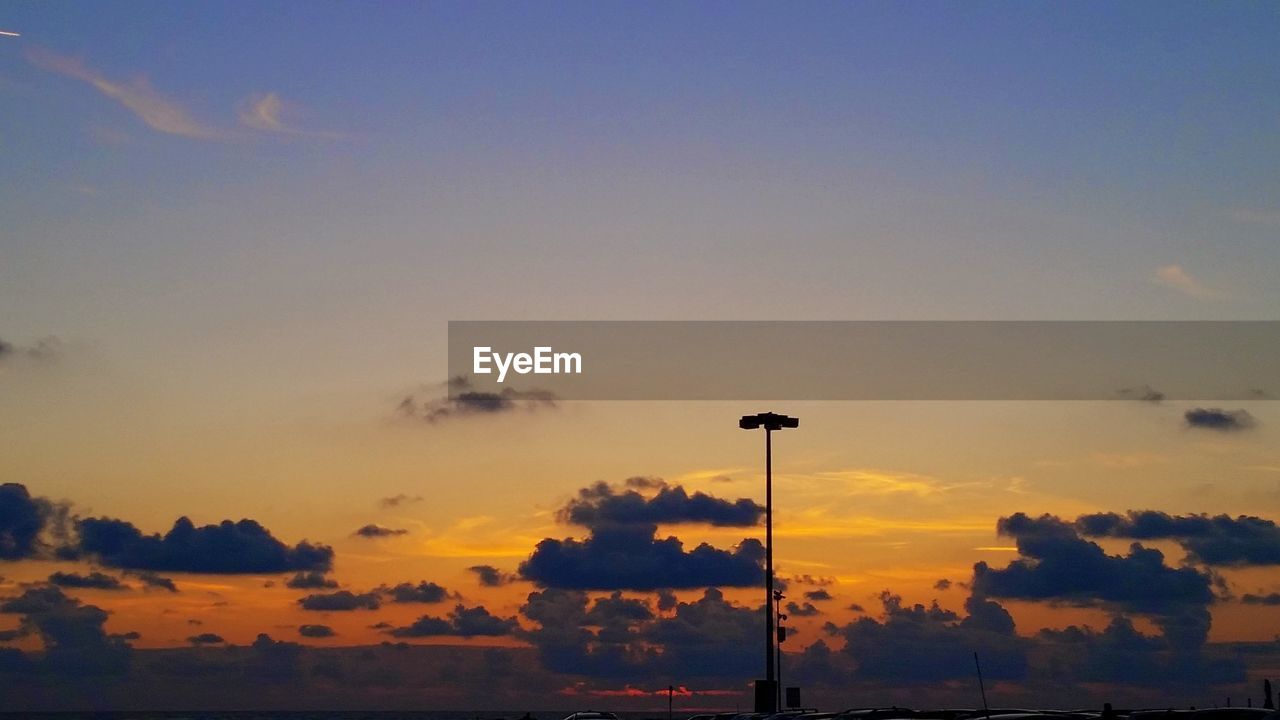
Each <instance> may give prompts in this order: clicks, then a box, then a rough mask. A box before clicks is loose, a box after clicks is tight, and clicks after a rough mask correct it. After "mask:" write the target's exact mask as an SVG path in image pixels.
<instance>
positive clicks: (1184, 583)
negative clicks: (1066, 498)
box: [971, 513, 1216, 651]
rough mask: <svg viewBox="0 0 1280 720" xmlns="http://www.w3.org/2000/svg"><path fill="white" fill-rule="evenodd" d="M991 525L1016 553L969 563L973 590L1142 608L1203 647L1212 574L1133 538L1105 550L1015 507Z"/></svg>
mask: <svg viewBox="0 0 1280 720" xmlns="http://www.w3.org/2000/svg"><path fill="white" fill-rule="evenodd" d="M997 529H998V530H999V532H1000V533H1001V534H1003V535H1008V536H1012V537H1013V538H1014V539H1015V540H1016V542H1017V546H1018V553H1019V554H1020V555H1021V556H1022V557H1021V558H1020V559H1018V560H1014V561H1013V562H1010V563H1009V565H1008V566H1006V567H1005V568H1003V569H995V568H991V567H989V566H988V565H987V564H986V563H985V562H979V563H977V564H976V565H974V567H973V572H974V575H973V582H972V585H971V587H972V590H973V593H974V595H976V596H979V597H993V598H1009V599H1019V600H1039V601H1049V602H1058V603H1067V604H1073V605H1081V606H1094V607H1103V608H1108V609H1112V610H1118V611H1121V612H1133V613H1139V614H1145V615H1149V616H1151V617H1152V619H1153V620H1154V621H1155V622H1156V623H1158V624H1159V625H1160V626H1161V628H1162V629H1163V630H1164V635H1165V639H1166V640H1167V641H1168V642H1169V643H1170V644H1171V645H1174V646H1177V647H1179V648H1182V649H1184V650H1187V651H1193V650H1198V649H1199V648H1200V647H1201V646H1203V644H1204V642H1205V640H1206V638H1207V636H1208V632H1209V624H1210V616H1209V611H1208V605H1209V604H1210V603H1212V602H1213V601H1214V600H1215V599H1216V598H1215V595H1214V592H1213V588H1214V586H1215V584H1216V578H1215V576H1214V575H1213V574H1212V573H1209V572H1205V571H1201V570H1199V569H1197V568H1194V567H1179V568H1173V567H1170V566H1168V565H1165V563H1164V554H1163V553H1161V552H1160V551H1159V550H1154V549H1150V548H1145V547H1143V546H1142V545H1140V544H1138V543H1134V544H1133V545H1131V546H1130V547H1129V552H1128V554H1127V555H1108V554H1107V553H1106V552H1105V551H1104V550H1103V549H1102V548H1101V547H1100V546H1098V545H1097V544H1096V543H1093V542H1090V541H1088V540H1085V539H1083V538H1082V537H1081V536H1080V535H1079V534H1078V533H1077V531H1076V529H1075V526H1074V525H1073V524H1071V523H1068V522H1065V521H1063V520H1061V519H1060V518H1057V517H1055V516H1052V515H1042V516H1040V517H1038V518H1031V517H1028V516H1027V515H1025V514H1023V513H1017V514H1015V515H1012V516H1010V517H1006V518H1001V519H1000V521H999V522H998V524H997Z"/></svg>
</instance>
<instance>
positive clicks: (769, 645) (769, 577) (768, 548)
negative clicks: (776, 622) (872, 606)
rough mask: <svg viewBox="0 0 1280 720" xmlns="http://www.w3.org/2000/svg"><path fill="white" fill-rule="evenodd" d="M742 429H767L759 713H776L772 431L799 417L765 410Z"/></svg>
mask: <svg viewBox="0 0 1280 720" xmlns="http://www.w3.org/2000/svg"><path fill="white" fill-rule="evenodd" d="M738 427H740V428H742V429H743V430H759V429H760V428H764V528H765V530H764V558H765V571H764V633H765V648H764V659H765V664H764V667H765V672H764V676H765V680H764V687H760V686H759V685H757V686H756V712H768V713H774V712H777V711H778V705H779V704H780V703H779V702H778V697H777V695H778V686H777V681H776V680H775V679H774V673H773V659H774V634H773V613H774V598H773V431H774V430H782V429H783V428H798V427H800V419H799V418H793V417H787V416H786V415H779V414H778V413H772V412H765V413H759V414H756V415H743V416H742V419H741V420H739V421H738Z"/></svg>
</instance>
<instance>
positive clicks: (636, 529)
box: [519, 525, 764, 590]
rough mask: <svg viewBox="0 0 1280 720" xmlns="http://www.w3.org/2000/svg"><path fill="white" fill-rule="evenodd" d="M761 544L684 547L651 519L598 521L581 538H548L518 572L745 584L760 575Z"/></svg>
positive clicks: (645, 585)
mask: <svg viewBox="0 0 1280 720" xmlns="http://www.w3.org/2000/svg"><path fill="white" fill-rule="evenodd" d="M763 560H764V548H763V546H762V545H761V544H760V541H758V540H755V539H746V540H743V541H742V542H741V543H739V544H738V546H737V547H736V548H734V549H733V550H732V551H729V550H720V549H717V548H714V547H712V546H711V545H708V544H706V543H703V544H701V545H699V546H698V547H696V548H694V549H693V550H691V551H688V552H686V551H685V549H684V544H683V543H681V542H680V540H679V539H677V538H675V537H668V538H666V539H665V540H660V539H658V538H657V528H656V527H655V526H653V525H625V526H611V527H607V528H605V527H599V528H596V529H595V530H593V531H592V533H591V535H590V536H588V537H587V539H585V540H575V539H573V538H566V539H564V540H556V539H553V538H547V539H545V540H543V541H541V542H539V543H538V545H537V547H536V548H535V549H534V551H533V554H532V555H530V556H529V559H528V560H525V561H524V562H522V563H521V564H520V568H519V572H520V575H521V577H523V578H525V579H527V580H531V581H533V582H535V583H537V584H539V585H543V586H546V587H559V588H578V589H596V590H628V589H629V590H657V589H660V588H696V587H707V586H709V585H719V586H730V587H745V586H751V585H756V584H758V583H759V582H760V581H761V578H762V575H763V571H762V570H761V563H762V562H763Z"/></svg>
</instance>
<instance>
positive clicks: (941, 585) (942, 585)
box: [933, 578, 951, 591]
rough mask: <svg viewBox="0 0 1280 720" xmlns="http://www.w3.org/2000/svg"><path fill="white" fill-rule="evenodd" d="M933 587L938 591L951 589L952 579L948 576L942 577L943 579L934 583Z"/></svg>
mask: <svg viewBox="0 0 1280 720" xmlns="http://www.w3.org/2000/svg"><path fill="white" fill-rule="evenodd" d="M933 589H934V590H938V591H943V590H950V589H951V581H950V580H948V579H946V578H942V579H941V580H939V581H938V582H936V583H934V584H933Z"/></svg>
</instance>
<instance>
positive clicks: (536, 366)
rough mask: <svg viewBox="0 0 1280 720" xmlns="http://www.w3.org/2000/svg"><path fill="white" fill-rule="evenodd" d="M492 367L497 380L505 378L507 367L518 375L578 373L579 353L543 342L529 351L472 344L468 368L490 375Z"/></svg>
mask: <svg viewBox="0 0 1280 720" xmlns="http://www.w3.org/2000/svg"><path fill="white" fill-rule="evenodd" d="M490 364H492V367H490ZM494 368H496V369H497V374H498V382H504V381H506V379H507V373H508V372H511V371H515V372H516V374H518V375H528V374H529V373H533V374H535V375H581V374H582V354H581V353H566V352H555V351H554V350H553V349H552V348H551V347H549V346H546V345H539V346H537V347H535V348H534V349H533V354H532V355H531V354H529V353H501V352H494V351H493V348H491V347H475V348H472V355H471V369H472V372H474V373H475V374H477V375H490V374H492V373H493V371H494Z"/></svg>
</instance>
